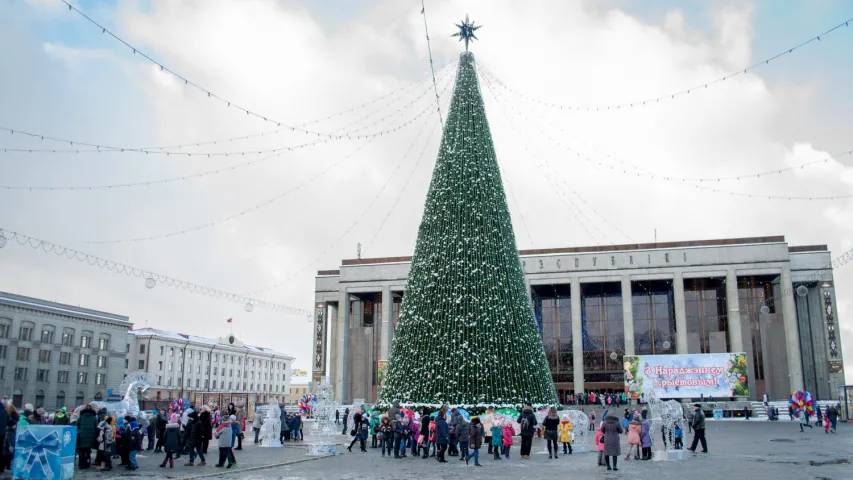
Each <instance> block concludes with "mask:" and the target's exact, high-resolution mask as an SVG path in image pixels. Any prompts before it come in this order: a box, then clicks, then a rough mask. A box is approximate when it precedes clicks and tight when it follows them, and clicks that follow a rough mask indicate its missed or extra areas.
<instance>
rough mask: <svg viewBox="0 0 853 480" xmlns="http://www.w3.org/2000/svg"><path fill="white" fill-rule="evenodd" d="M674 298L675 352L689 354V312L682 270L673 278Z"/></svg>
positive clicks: (676, 272) (675, 273) (674, 274)
mask: <svg viewBox="0 0 853 480" xmlns="http://www.w3.org/2000/svg"><path fill="white" fill-rule="evenodd" d="M672 297H673V300H674V301H675V334H676V337H675V351H676V353H687V311H686V309H685V307H684V275H683V274H682V273H681V271H680V270H677V271H675V272H674V273H673V276H672Z"/></svg>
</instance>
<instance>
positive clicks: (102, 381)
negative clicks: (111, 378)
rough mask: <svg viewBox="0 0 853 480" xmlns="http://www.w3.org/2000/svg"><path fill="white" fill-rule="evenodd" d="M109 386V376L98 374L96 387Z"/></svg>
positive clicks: (96, 375)
mask: <svg viewBox="0 0 853 480" xmlns="http://www.w3.org/2000/svg"><path fill="white" fill-rule="evenodd" d="M106 384H107V375H106V374H104V373H96V374H95V385H106Z"/></svg>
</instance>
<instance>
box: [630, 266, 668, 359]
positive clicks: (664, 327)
mask: <svg viewBox="0 0 853 480" xmlns="http://www.w3.org/2000/svg"><path fill="white" fill-rule="evenodd" d="M631 291H632V292H633V293H632V299H631V300H632V307H633V308H632V310H633V314H634V353H636V354H637V355H645V354H653V355H666V354H675V350H676V345H675V338H676V331H675V300H674V297H673V288H672V281H671V280H642V281H638V282H631Z"/></svg>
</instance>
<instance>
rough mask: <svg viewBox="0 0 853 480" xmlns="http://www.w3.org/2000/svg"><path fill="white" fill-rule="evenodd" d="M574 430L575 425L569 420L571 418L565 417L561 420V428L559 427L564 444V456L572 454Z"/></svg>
mask: <svg viewBox="0 0 853 480" xmlns="http://www.w3.org/2000/svg"><path fill="white" fill-rule="evenodd" d="M574 428H575V427H574V425H572V422H571V421H570V420H569V416H568V415H563V418H562V419H561V420H560V426H559V427H557V429H558V430H559V432H560V443H562V444H563V455H565V454H566V453H569V454H571V453H572V430H574Z"/></svg>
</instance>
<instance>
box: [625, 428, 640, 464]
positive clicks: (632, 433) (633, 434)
mask: <svg viewBox="0 0 853 480" xmlns="http://www.w3.org/2000/svg"><path fill="white" fill-rule="evenodd" d="M642 430H643V429H642V425H640V422H638V421H636V420H632V421H631V423H629V424H628V455H625V460H630V459H631V452H634V460H639V459H640V444H641V443H642V441H641V433H642ZM635 449H636V450H635Z"/></svg>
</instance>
